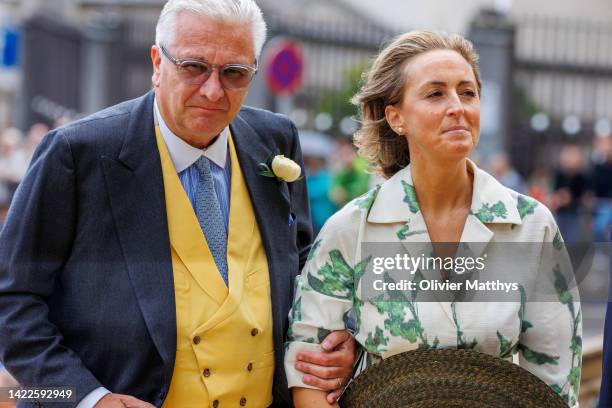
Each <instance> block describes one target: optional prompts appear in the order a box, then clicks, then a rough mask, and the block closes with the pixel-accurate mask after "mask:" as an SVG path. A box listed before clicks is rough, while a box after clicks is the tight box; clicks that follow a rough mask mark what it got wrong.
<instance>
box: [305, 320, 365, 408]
mask: <svg viewBox="0 0 612 408" xmlns="http://www.w3.org/2000/svg"><path fill="white" fill-rule="evenodd" d="M321 347H323V349H324V350H325V351H324V352H322V353H316V352H301V353H298V355H297V360H296V363H295V368H296V369H298V370H300V371H302V372H303V373H305V374H306V375H305V376H304V377H303V378H302V381H304V384H308V385H312V386H313V387H317V388H320V389H322V390H325V391H331V392H330V393H329V394H327V402H329V403H330V404H332V403H334V402H335V401H336V400H337V399H338V398H339V397H340V395H341V394H342V391H343V390H344V386H345V385H346V384H347V383H348V381H349V379H350V377H351V375H352V373H353V364H354V362H355V339H354V338H353V336H352V335H351V334H350V333H349V332H347V331H346V330H340V331H334V332H331V333H330V334H328V335H327V337H326V338H325V340H323V343H321Z"/></svg>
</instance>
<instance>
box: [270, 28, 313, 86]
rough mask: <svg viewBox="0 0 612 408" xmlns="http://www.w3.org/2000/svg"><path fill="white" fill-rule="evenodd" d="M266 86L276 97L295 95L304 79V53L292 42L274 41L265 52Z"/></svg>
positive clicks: (285, 40) (283, 39)
mask: <svg viewBox="0 0 612 408" xmlns="http://www.w3.org/2000/svg"><path fill="white" fill-rule="evenodd" d="M264 72H265V77H266V85H267V86H268V89H269V90H270V92H272V93H273V94H274V95H278V96H291V95H295V94H296V93H297V92H298V91H299V90H300V88H301V86H302V79H303V77H304V53H303V52H302V47H301V46H300V45H299V44H298V43H297V42H296V41H293V40H290V39H286V38H282V39H278V40H276V41H275V42H274V43H273V44H272V45H270V46H269V47H268V49H267V51H266V56H265V58H264Z"/></svg>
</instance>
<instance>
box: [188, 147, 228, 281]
mask: <svg viewBox="0 0 612 408" xmlns="http://www.w3.org/2000/svg"><path fill="white" fill-rule="evenodd" d="M195 165H196V168H197V169H198V173H199V178H198V188H197V191H196V197H195V201H196V202H195V207H196V215H197V217H198V222H199V223H200V228H202V232H203V233H204V236H205V237H206V242H207V243H208V248H210V252H211V253H212V256H213V259H214V260H215V263H216V264H217V268H218V269H219V272H220V273H221V277H222V278H223V280H224V281H225V284H226V285H227V280H228V277H227V231H226V230H225V222H224V221H223V215H222V214H221V206H220V205H219V200H218V199H217V194H216V193H215V185H214V182H213V177H212V173H211V171H210V161H209V160H208V159H207V158H206V157H204V156H202V157H200V158H199V159H198V161H197V162H196V163H195Z"/></svg>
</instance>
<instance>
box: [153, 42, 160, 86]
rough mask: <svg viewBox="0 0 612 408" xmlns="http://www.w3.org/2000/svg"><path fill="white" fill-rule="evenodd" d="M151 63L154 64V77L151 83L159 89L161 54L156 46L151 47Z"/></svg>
mask: <svg viewBox="0 0 612 408" xmlns="http://www.w3.org/2000/svg"><path fill="white" fill-rule="evenodd" d="M151 62H152V63H153V75H152V76H151V82H153V87H155V88H157V87H158V86H159V82H160V75H161V73H160V65H161V54H160V52H159V48H157V46H156V45H154V46H152V47H151Z"/></svg>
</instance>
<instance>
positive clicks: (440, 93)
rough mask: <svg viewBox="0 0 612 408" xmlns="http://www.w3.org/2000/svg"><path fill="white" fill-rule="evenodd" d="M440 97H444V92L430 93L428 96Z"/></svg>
mask: <svg viewBox="0 0 612 408" xmlns="http://www.w3.org/2000/svg"><path fill="white" fill-rule="evenodd" d="M438 96H442V92H440V91H434V92H430V93H429V94H427V97H428V98H435V97H438Z"/></svg>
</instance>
